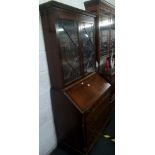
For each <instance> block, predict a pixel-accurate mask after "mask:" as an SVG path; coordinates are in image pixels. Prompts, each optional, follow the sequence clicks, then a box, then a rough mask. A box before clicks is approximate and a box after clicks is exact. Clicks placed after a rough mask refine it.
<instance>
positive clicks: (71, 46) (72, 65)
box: [57, 19, 81, 84]
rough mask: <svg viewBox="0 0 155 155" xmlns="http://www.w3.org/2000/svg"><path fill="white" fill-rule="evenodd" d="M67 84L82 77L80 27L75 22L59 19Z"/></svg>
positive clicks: (59, 32) (62, 57)
mask: <svg viewBox="0 0 155 155" xmlns="http://www.w3.org/2000/svg"><path fill="white" fill-rule="evenodd" d="M57 25H58V27H57V31H58V34H59V40H60V48H61V59H62V66H63V73H64V82H65V84H66V83H68V82H71V81H73V80H76V79H78V78H79V77H80V74H81V73H80V60H79V53H78V46H79V45H78V36H77V30H78V26H77V23H76V22H75V21H71V20H63V19H59V20H58V23H57Z"/></svg>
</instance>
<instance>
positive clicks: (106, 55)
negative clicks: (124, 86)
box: [84, 0, 115, 83]
mask: <svg viewBox="0 0 155 155" xmlns="http://www.w3.org/2000/svg"><path fill="white" fill-rule="evenodd" d="M84 4H85V8H86V10H88V11H91V12H93V13H94V14H96V48H97V61H98V63H99V67H98V71H99V73H101V74H102V75H103V76H104V77H105V78H106V80H108V81H109V82H110V83H112V82H113V80H114V74H115V9H114V6H113V5H111V4H109V3H108V2H106V1H105V0H90V1H86V2H85V3H84Z"/></svg>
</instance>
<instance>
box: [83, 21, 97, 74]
mask: <svg viewBox="0 0 155 155" xmlns="http://www.w3.org/2000/svg"><path fill="white" fill-rule="evenodd" d="M80 35H81V38H82V46H83V57H84V72H85V73H90V72H93V71H95V49H94V47H95V46H94V24H92V23H81V31H80Z"/></svg>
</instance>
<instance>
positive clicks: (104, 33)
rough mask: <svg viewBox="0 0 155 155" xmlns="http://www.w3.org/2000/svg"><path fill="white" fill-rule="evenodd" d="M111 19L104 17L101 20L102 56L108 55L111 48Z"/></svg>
mask: <svg viewBox="0 0 155 155" xmlns="http://www.w3.org/2000/svg"><path fill="white" fill-rule="evenodd" d="M110 24H111V21H110V18H109V16H108V15H102V16H100V18H99V28H100V41H101V42H100V45H101V49H100V50H101V56H104V55H106V54H108V48H109V30H110Z"/></svg>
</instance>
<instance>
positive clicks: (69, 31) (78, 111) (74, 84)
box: [39, 1, 111, 155]
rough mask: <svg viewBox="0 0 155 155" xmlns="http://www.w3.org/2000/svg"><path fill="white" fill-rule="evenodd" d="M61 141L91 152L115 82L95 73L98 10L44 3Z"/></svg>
mask: <svg viewBox="0 0 155 155" xmlns="http://www.w3.org/2000/svg"><path fill="white" fill-rule="evenodd" d="M39 9H40V15H41V19H42V27H43V34H44V40H45V48H46V55H47V62H48V69H49V75H50V83H51V99H52V109H53V115H54V123H55V128H56V134H57V141H58V144H63V145H64V146H66V147H68V148H71V149H72V150H75V151H76V152H78V153H79V154H82V155H84V154H88V152H89V151H90V150H91V148H92V147H93V145H94V144H95V142H96V140H97V138H98V136H99V134H100V132H101V130H102V129H103V128H104V126H105V125H106V123H107V121H108V118H109V113H110V111H111V104H110V102H109V100H110V91H111V85H110V84H109V83H108V82H106V81H105V80H104V78H103V77H102V76H100V75H99V74H98V73H96V57H95V56H96V52H95V15H93V14H91V13H89V12H87V11H83V10H80V9H77V8H74V7H71V6H68V5H64V4H61V3H58V2H55V1H51V2H47V3H45V4H42V5H40V7H39Z"/></svg>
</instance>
